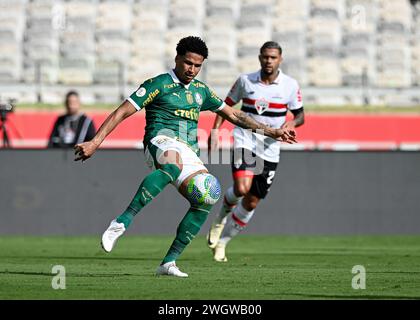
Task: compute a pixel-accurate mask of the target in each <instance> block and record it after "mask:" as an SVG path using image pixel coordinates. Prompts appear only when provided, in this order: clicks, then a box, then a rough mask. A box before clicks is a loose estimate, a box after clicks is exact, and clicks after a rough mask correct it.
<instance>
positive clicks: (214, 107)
mask: <svg viewBox="0 0 420 320" xmlns="http://www.w3.org/2000/svg"><path fill="white" fill-rule="evenodd" d="M204 90H205V97H206V98H205V99H204V101H203V105H202V106H201V109H200V110H201V111H207V110H209V111H212V112H216V111H219V110H221V109H223V107H224V104H223V100H222V99H220V98H219V97H218V96H217V94H216V93H215V92H214V91H213V90H212V89H210V88H209V87H208V86H206V87H205V89H204Z"/></svg>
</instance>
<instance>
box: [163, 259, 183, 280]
mask: <svg viewBox="0 0 420 320" xmlns="http://www.w3.org/2000/svg"><path fill="white" fill-rule="evenodd" d="M156 275H157V276H174V277H180V278H187V277H188V274H186V273H185V272H182V271H181V270H179V268H178V267H177V266H176V263H175V261H170V262H166V263H165V264H162V265H160V266H159V267H158V268H157V269H156Z"/></svg>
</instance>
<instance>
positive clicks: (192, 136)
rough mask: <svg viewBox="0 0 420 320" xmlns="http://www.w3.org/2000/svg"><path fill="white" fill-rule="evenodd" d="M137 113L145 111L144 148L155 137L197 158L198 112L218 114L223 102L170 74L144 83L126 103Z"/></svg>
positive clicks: (201, 85) (200, 86) (205, 89)
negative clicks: (177, 143) (188, 150)
mask: <svg viewBox="0 0 420 320" xmlns="http://www.w3.org/2000/svg"><path fill="white" fill-rule="evenodd" d="M127 100H128V101H129V102H130V103H131V104H132V105H133V106H134V107H135V108H136V109H137V110H140V109H142V108H145V110H146V128H145V135H144V140H143V143H144V147H146V146H147V145H148V144H149V142H150V140H151V139H152V138H153V137H155V136H157V135H165V136H169V137H173V138H176V139H178V140H180V141H182V142H184V143H186V144H188V145H189V146H190V148H191V149H192V150H194V152H196V153H197V155H199V147H198V141H197V123H198V118H199V114H200V111H206V110H210V111H213V112H215V111H218V110H221V108H223V101H222V100H221V99H220V98H219V97H218V96H217V95H216V94H215V93H214V92H213V91H212V90H210V89H209V87H208V86H207V85H205V84H204V83H203V82H201V81H198V80H195V79H194V80H192V81H191V82H190V83H189V84H188V85H185V84H183V83H181V82H180V81H179V79H178V78H177V76H176V75H175V73H174V72H173V71H172V70H171V71H170V72H168V73H164V74H161V75H158V76H156V77H154V78H151V79H149V80H146V81H145V82H144V83H143V84H142V85H141V86H140V87H139V89H138V90H137V91H136V92H134V93H132V94H131V96H130V97H129V98H128V99H127Z"/></svg>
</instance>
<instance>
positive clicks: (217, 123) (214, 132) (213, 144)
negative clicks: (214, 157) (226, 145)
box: [207, 115, 225, 151]
mask: <svg viewBox="0 0 420 320" xmlns="http://www.w3.org/2000/svg"><path fill="white" fill-rule="evenodd" d="M224 121H225V119H224V118H223V117H222V116H220V115H216V119H214V123H213V128H212V129H211V131H210V135H209V139H208V142H207V144H208V150H210V151H211V150H216V149H217V147H218V144H219V128H220V127H221V126H222V124H223V122H224Z"/></svg>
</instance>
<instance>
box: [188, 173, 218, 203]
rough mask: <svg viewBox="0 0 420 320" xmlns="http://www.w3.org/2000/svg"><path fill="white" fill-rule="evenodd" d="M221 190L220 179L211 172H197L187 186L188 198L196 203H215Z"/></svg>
mask: <svg viewBox="0 0 420 320" xmlns="http://www.w3.org/2000/svg"><path fill="white" fill-rule="evenodd" d="M221 192H222V189H221V187H220V183H219V181H218V180H217V178H216V177H214V176H213V175H211V174H209V173H200V174H197V175H196V176H195V177H193V178H192V179H191V180H190V181H189V182H188V186H187V194H188V199H189V200H190V201H191V203H195V204H215V203H216V202H217V200H219V198H220V194H221Z"/></svg>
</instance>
